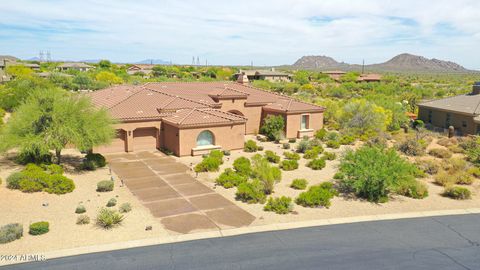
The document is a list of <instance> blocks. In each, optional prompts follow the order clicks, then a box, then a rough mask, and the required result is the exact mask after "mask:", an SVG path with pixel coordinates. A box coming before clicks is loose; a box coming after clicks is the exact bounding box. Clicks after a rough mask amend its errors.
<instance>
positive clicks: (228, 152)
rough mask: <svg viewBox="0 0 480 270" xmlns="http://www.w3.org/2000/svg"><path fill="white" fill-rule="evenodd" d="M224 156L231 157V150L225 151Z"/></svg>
mask: <svg viewBox="0 0 480 270" xmlns="http://www.w3.org/2000/svg"><path fill="white" fill-rule="evenodd" d="M223 155H224V156H230V155H231V153H230V150H223Z"/></svg>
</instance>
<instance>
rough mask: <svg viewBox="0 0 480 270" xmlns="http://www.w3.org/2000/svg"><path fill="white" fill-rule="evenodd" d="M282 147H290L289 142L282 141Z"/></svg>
mask: <svg viewBox="0 0 480 270" xmlns="http://www.w3.org/2000/svg"><path fill="white" fill-rule="evenodd" d="M282 148H283V149H290V144H289V143H284V144H282Z"/></svg>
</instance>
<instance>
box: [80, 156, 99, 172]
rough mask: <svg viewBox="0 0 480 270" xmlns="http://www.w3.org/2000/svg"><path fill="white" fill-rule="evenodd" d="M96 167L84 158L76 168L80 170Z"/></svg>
mask: <svg viewBox="0 0 480 270" xmlns="http://www.w3.org/2000/svg"><path fill="white" fill-rule="evenodd" d="M96 168H97V167H96V166H95V163H94V162H93V161H92V160H88V159H84V160H83V161H82V163H81V164H80V166H79V167H78V169H80V170H82V171H94V170H95V169H96Z"/></svg>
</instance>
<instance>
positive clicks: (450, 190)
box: [442, 187, 472, 200]
mask: <svg viewBox="0 0 480 270" xmlns="http://www.w3.org/2000/svg"><path fill="white" fill-rule="evenodd" d="M442 195H443V196H445V197H449V198H452V199H455V200H467V199H470V198H471V197H472V193H471V192H470V190H468V189H467V188H464V187H447V188H445V190H444V191H443V194H442Z"/></svg>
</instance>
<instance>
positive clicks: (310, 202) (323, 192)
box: [295, 182, 338, 208]
mask: <svg viewBox="0 0 480 270" xmlns="http://www.w3.org/2000/svg"><path fill="white" fill-rule="evenodd" d="M337 195H338V192H337V190H336V189H335V188H334V187H333V184H332V183H331V182H325V183H322V184H320V185H316V186H311V187H310V188H309V189H308V191H304V192H302V193H300V195H298V197H297V199H296V200H295V203H297V204H298V205H301V206H303V207H321V206H323V207H326V208H329V207H330V205H331V202H330V200H331V199H332V198H333V197H335V196H337Z"/></svg>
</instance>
